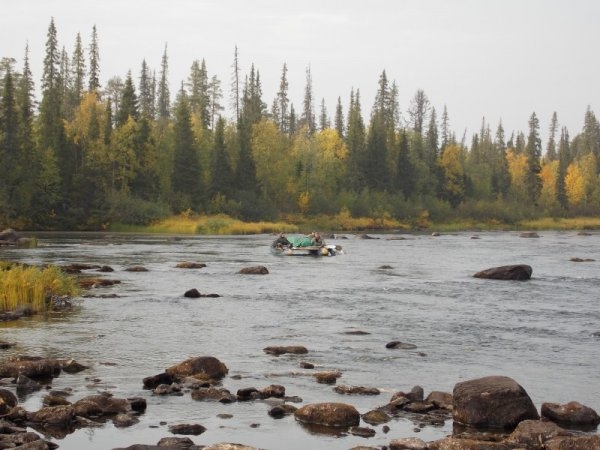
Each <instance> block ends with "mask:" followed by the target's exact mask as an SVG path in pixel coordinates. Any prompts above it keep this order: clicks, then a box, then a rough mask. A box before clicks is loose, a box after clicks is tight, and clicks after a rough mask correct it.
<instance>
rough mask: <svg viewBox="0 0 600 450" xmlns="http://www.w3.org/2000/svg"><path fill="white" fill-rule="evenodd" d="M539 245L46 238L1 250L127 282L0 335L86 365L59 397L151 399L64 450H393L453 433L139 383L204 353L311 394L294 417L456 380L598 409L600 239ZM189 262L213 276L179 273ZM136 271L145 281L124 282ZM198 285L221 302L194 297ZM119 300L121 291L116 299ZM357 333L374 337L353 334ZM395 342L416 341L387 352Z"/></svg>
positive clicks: (551, 238) (422, 239)
mask: <svg viewBox="0 0 600 450" xmlns="http://www.w3.org/2000/svg"><path fill="white" fill-rule="evenodd" d="M540 235H541V237H540V238H539V239H535V238H534V239H525V238H521V237H519V235H518V234H517V233H512V232H489V233H487V232H486V233H477V235H474V234H473V233H457V234H448V235H441V236H438V237H433V236H429V235H413V234H383V235H372V236H374V237H377V238H378V239H360V238H358V237H357V236H354V235H351V234H348V235H346V236H343V237H345V238H346V239H336V240H332V239H329V240H328V243H335V244H340V245H342V246H343V248H344V250H345V254H343V255H339V256H335V257H322V258H315V257H288V256H276V255H272V254H271V253H270V251H269V244H270V243H271V241H272V240H273V237H272V236H269V235H259V236H226V237H223V236H202V237H197V236H193V237H188V236H181V237H174V236H148V235H143V236H142V235H129V234H69V235H65V234H55V235H38V238H39V240H40V246H39V248H37V249H31V250H26V249H8V248H0V259H8V260H19V261H23V262H27V263H32V264H42V263H43V264H47V263H54V264H59V265H63V264H70V263H88V264H98V265H109V266H111V267H112V268H113V269H115V271H114V272H113V273H107V274H98V275H99V276H103V277H106V278H110V279H115V280H120V281H121V283H120V284H117V285H115V286H112V287H106V288H98V289H93V290H92V291H91V292H90V293H92V294H94V295H96V297H90V298H82V299H78V300H77V301H76V305H77V306H76V308H75V309H74V310H73V311H70V312H67V313H60V314H56V313H55V314H51V315H49V316H48V317H35V318H26V319H21V320H19V321H15V322H8V323H1V324H0V339H3V340H6V341H12V342H16V343H17V345H16V347H13V348H12V349H9V350H4V351H3V353H2V355H3V356H4V357H7V356H11V355H16V354H28V355H36V356H44V357H56V358H74V359H75V360H77V361H78V362H80V363H83V364H85V365H88V366H89V367H90V368H89V369H88V370H86V371H84V372H80V373H79V374H66V373H63V374H61V375H60V376H59V377H58V378H56V379H54V381H53V384H52V387H53V388H55V389H63V388H67V387H68V388H72V389H73V395H72V397H70V398H69V400H71V401H75V400H77V399H79V398H81V397H84V396H86V395H90V394H94V393H97V392H102V391H108V392H111V393H113V394H114V395H115V396H116V397H132V396H142V397H144V398H146V399H147V402H148V408H147V410H146V412H145V413H144V414H143V415H141V416H140V419H141V420H140V422H139V423H138V424H137V425H134V426H131V427H129V428H124V429H117V428H115V427H114V426H113V425H112V424H111V423H110V422H108V423H107V424H106V425H104V426H103V427H101V428H94V429H89V428H88V429H82V430H78V431H76V432H75V433H72V434H70V435H68V436H67V437H66V438H64V439H54V441H55V442H56V443H58V444H59V445H60V448H61V449H72V450H75V449H77V450H79V449H83V448H85V449H103V450H104V449H111V448H114V447H126V446H128V445H132V444H135V443H141V444H156V443H157V442H158V440H159V439H160V438H162V437H165V436H170V435H171V434H170V433H169V431H168V426H169V425H172V424H177V423H200V424H202V425H204V426H205V427H206V428H207V431H206V432H205V433H203V434H202V435H200V436H192V440H193V441H194V442H195V443H196V444H198V445H208V444H212V443H218V442H238V443H244V444H247V445H252V446H256V447H259V448H263V449H273V450H274V449H283V448H285V449H292V450H293V449H306V448H315V449H319V448H323V449H349V448H351V447H353V446H357V445H370V446H382V445H387V444H389V442H390V441H391V440H392V439H396V438H401V437H418V438H421V439H424V440H426V441H428V440H434V439H438V438H442V437H444V436H446V435H448V434H450V433H451V432H452V423H451V421H448V422H447V423H446V424H445V425H444V426H441V427H425V428H423V429H421V430H420V431H419V432H417V431H416V430H415V428H416V425H415V424H414V423H412V422H411V421H409V420H406V419H394V420H392V422H390V423H388V424H387V425H388V426H389V427H390V431H389V432H388V433H387V434H386V433H384V431H383V430H382V427H381V426H375V427H373V428H375V430H376V431H377V434H376V435H375V437H373V438H369V439H366V438H362V437H357V436H352V435H341V436H340V435H338V436H331V435H324V434H319V433H315V432H312V431H309V430H307V429H305V428H304V427H303V426H301V425H300V424H299V423H297V422H296V421H295V420H294V418H293V416H290V417H285V418H283V419H278V420H276V419H273V418H271V417H270V416H268V414H267V412H268V411H269V409H270V408H271V405H270V404H269V403H268V402H263V401H255V402H243V403H234V404H229V405H222V404H219V403H208V402H199V401H195V400H192V399H191V397H190V395H189V393H186V394H185V395H183V396H168V397H165V396H154V395H152V393H151V392H150V391H148V390H144V389H142V379H143V378H144V377H147V376H151V375H155V374H158V373H160V372H163V371H164V369H165V368H167V367H169V366H171V365H173V364H176V363H178V362H181V361H183V360H184V359H187V358H188V357H192V356H208V355H210V356H215V357H217V358H219V359H220V360H221V361H222V362H224V363H225V364H226V365H227V367H228V368H229V375H228V376H227V377H226V378H225V379H224V380H223V387H225V388H227V389H229V390H230V391H231V392H233V393H235V392H236V391H237V389H240V388H245V387H255V388H257V389H262V388H264V387H266V386H268V385H270V384H281V385H283V386H285V388H286V395H290V396H299V397H301V398H302V399H303V403H301V404H297V406H301V405H302V404H307V403H312V402H322V401H338V402H345V403H350V404H352V405H354V406H355V407H356V408H357V409H358V410H359V412H360V413H364V412H367V411H368V410H370V409H373V408H376V407H378V406H383V405H385V404H386V403H388V401H389V399H390V398H391V395H392V393H394V392H396V391H399V390H402V391H408V390H410V389H411V388H412V387H413V386H415V385H420V386H422V387H423V388H424V390H425V395H427V393H428V392H430V391H432V390H442V391H448V392H452V389H453V387H454V385H455V384H456V383H457V382H459V381H464V380H468V379H472V378H478V377H481V376H487V375H505V376H509V377H512V378H514V379H515V380H516V381H517V382H518V383H519V384H521V385H522V386H523V387H524V388H525V390H526V391H527V392H528V394H529V395H530V397H531V398H532V400H533V401H534V403H535V404H536V406H537V407H538V409H539V407H540V406H541V404H542V402H556V403H566V402H569V401H572V400H575V401H579V402H580V403H583V404H585V405H588V406H590V407H592V408H594V409H595V410H596V411H598V412H600V389H599V387H600V384H599V382H598V374H599V373H600V337H599V334H600V303H599V302H600V296H599V292H600V270H599V264H600V262H599V261H600V234H595V233H593V234H591V235H579V234H577V233H576V232H543V233H540ZM339 237H340V236H338V238H339ZM571 257H580V258H584V259H585V258H589V259H594V260H596V261H588V262H579V263H577V262H572V261H570V258H571ZM184 261H191V262H203V263H205V264H206V267H205V268H202V269H178V268H175V266H176V265H177V264H178V263H180V262H184ZM520 263H524V264H529V265H531V266H532V267H533V276H532V279H531V280H530V281H526V282H513V281H493V280H481V279H476V278H473V277H472V275H473V274H474V273H475V272H477V271H479V270H483V269H487V268H490V267H494V266H500V265H506V264H520ZM254 265H264V266H265V267H267V268H268V270H269V274H268V275H240V274H238V273H237V272H238V271H239V270H240V269H242V268H243V267H247V266H254ZM131 266H144V267H145V268H147V269H148V272H129V271H125V269H126V268H128V267H131ZM382 266H390V267H391V268H382ZM92 273H94V272H92ZM94 274H95V273H94ZM191 288H196V289H198V290H199V291H200V292H201V293H205V294H209V293H215V294H219V295H220V297H219V298H198V299H190V298H185V297H184V296H183V293H184V292H185V291H187V290H188V289H191ZM111 294H114V295H116V296H114V297H112V298H111V297H107V295H108V296H110V295H111ZM355 331H362V332H366V333H368V334H361V335H357V334H349V332H355ZM393 340H400V341H402V342H408V343H412V344H415V345H416V346H417V348H416V349H414V350H390V349H387V348H386V343H388V342H390V341H393ZM272 345H303V346H305V347H306V348H307V349H308V350H309V353H308V354H307V355H283V356H279V357H275V356H271V355H268V354H266V353H265V352H264V351H263V349H264V348H265V347H267V346H272ZM302 361H307V362H311V363H313V364H315V366H316V369H315V370H316V371H326V370H327V371H328V370H339V371H341V372H342V377H341V378H340V379H338V384H344V385H352V386H366V387H377V388H379V389H381V391H382V393H381V395H379V396H362V397H361V396H343V395H340V394H337V393H335V392H334V391H333V389H332V386H330V385H324V384H318V383H316V381H315V380H314V378H313V377H312V376H311V373H314V372H315V370H313V371H311V370H307V369H302V368H301V367H300V362H302ZM43 395H44V392H40V393H36V394H32V395H30V396H28V397H27V398H25V399H22V401H23V405H24V406H25V407H26V409H27V410H29V411H34V410H37V409H39V408H40V407H41V406H42V405H41V399H42V397H43ZM222 414H230V415H232V416H233V417H230V418H225V417H224V416H222ZM361 425H362V426H366V424H364V423H361Z"/></svg>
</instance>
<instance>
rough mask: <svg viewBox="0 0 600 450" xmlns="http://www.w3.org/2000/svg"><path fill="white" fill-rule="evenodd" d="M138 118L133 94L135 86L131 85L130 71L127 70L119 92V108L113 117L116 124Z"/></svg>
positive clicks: (122, 123) (136, 100)
mask: <svg viewBox="0 0 600 450" xmlns="http://www.w3.org/2000/svg"><path fill="white" fill-rule="evenodd" d="M130 117H131V118H132V119H133V120H138V118H139V114H138V99H137V95H136V94H135V87H134V85H133V79H132V78H131V71H129V72H127V78H126V79H125V85H124V86H123V91H122V93H121V102H120V104H119V110H118V111H117V115H116V117H115V121H116V125H117V126H118V127H119V126H122V125H124V124H125V122H127V120H129V118H130Z"/></svg>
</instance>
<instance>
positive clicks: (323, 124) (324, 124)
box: [319, 98, 330, 131]
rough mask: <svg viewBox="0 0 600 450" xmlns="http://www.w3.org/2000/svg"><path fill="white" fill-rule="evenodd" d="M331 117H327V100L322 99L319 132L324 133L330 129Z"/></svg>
mask: <svg viewBox="0 0 600 450" xmlns="http://www.w3.org/2000/svg"><path fill="white" fill-rule="evenodd" d="M329 125H330V124H329V116H328V115H327V107H326V106H325V99H324V98H323V99H321V114H319V130H320V131H323V130H325V129H327V128H329Z"/></svg>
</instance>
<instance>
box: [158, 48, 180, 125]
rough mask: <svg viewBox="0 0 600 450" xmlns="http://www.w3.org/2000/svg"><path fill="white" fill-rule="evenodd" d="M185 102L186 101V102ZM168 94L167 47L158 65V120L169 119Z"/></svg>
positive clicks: (169, 102) (169, 101) (169, 103)
mask: <svg viewBox="0 0 600 450" xmlns="http://www.w3.org/2000/svg"><path fill="white" fill-rule="evenodd" d="M186 102H187V100H186ZM170 107H171V100H170V93H169V58H168V57H167V46H166V45H165V51H164V53H163V56H162V60H161V64H160V81H159V83H158V105H157V108H156V109H157V113H158V118H159V119H163V120H164V119H168V118H169V117H170V114H171V113H170Z"/></svg>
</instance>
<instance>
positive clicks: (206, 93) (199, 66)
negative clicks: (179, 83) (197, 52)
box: [187, 59, 212, 130]
mask: <svg viewBox="0 0 600 450" xmlns="http://www.w3.org/2000/svg"><path fill="white" fill-rule="evenodd" d="M187 88H188V92H189V99H190V108H191V110H192V113H194V114H197V115H198V117H200V121H201V123H202V127H203V128H204V129H205V130H208V129H209V128H210V127H211V117H212V113H211V92H210V85H209V81H208V72H207V70H206V63H205V61H204V59H203V60H202V63H199V62H198V60H195V61H194V62H193V63H192V67H191V69H190V76H189V77H188V81H187Z"/></svg>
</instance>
